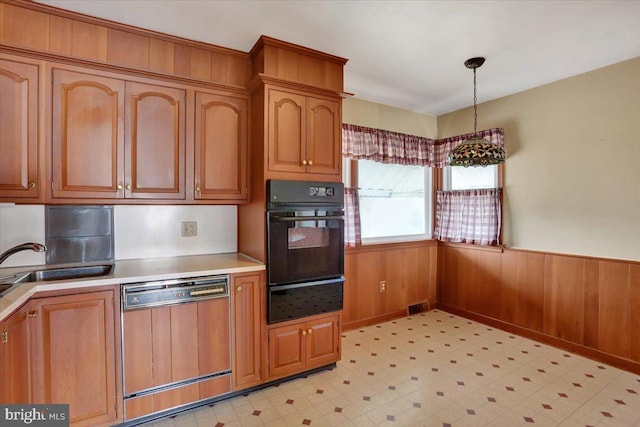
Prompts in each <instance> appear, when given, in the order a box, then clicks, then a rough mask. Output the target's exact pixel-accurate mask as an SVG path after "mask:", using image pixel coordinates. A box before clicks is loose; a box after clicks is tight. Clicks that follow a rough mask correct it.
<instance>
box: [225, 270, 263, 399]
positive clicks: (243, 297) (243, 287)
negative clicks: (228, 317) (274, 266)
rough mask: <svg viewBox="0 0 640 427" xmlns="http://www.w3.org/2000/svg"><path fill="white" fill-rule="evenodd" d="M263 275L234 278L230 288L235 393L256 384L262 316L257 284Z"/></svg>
mask: <svg viewBox="0 0 640 427" xmlns="http://www.w3.org/2000/svg"><path fill="white" fill-rule="evenodd" d="M262 277H263V276H262V275H259V274H258V275H251V276H235V277H234V278H233V286H232V291H231V293H232V304H233V325H234V335H233V337H234V340H233V342H234V347H233V349H234V351H233V359H234V360H233V362H234V363H233V386H234V390H239V389H242V388H246V387H250V386H253V385H256V384H259V383H260V381H261V375H260V351H261V349H260V341H261V337H260V318H261V316H262V315H263V310H262V304H261V302H262V298H261V295H260V284H261V280H262Z"/></svg>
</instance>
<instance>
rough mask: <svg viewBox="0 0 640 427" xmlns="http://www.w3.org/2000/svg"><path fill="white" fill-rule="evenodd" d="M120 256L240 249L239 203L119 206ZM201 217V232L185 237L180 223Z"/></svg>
mask: <svg viewBox="0 0 640 427" xmlns="http://www.w3.org/2000/svg"><path fill="white" fill-rule="evenodd" d="M114 210H115V213H114V217H115V242H116V259H135V258H157V257H166V256H178V255H197V254H210V253H224V252H236V251H237V249H238V240H237V236H238V233H237V230H238V224H237V218H238V215H237V207H236V206H116V207H115V209H114ZM182 221H197V222H198V235H197V236H194V237H181V235H180V223H181V222H182Z"/></svg>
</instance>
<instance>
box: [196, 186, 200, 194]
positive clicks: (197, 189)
mask: <svg viewBox="0 0 640 427" xmlns="http://www.w3.org/2000/svg"><path fill="white" fill-rule="evenodd" d="M196 191H197V192H198V193H199V192H200V186H199V185H198V186H197V187H196Z"/></svg>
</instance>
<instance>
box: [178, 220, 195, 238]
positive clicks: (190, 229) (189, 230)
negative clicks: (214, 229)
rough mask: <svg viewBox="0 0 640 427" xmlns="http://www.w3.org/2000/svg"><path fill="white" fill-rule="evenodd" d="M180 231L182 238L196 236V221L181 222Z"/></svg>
mask: <svg viewBox="0 0 640 427" xmlns="http://www.w3.org/2000/svg"><path fill="white" fill-rule="evenodd" d="M180 231H181V235H182V237H193V236H197V235H198V222H197V221H182V222H181V223H180Z"/></svg>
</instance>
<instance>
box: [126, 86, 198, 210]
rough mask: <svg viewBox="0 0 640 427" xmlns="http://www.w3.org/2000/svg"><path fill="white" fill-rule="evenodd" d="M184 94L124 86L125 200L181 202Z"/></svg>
mask: <svg viewBox="0 0 640 427" xmlns="http://www.w3.org/2000/svg"><path fill="white" fill-rule="evenodd" d="M185 98H186V94H185V91H184V90H181V89H176V88H169V87H163V86H157V85H148V84H142V83H133V82H127V83H126V113H125V117H126V123H125V127H126V136H125V150H126V153H127V154H126V156H125V182H126V186H125V197H133V198H162V199H184V197H185V188H184V179H185V177H184V175H185V142H186V141H185V131H186V130H185Z"/></svg>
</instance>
